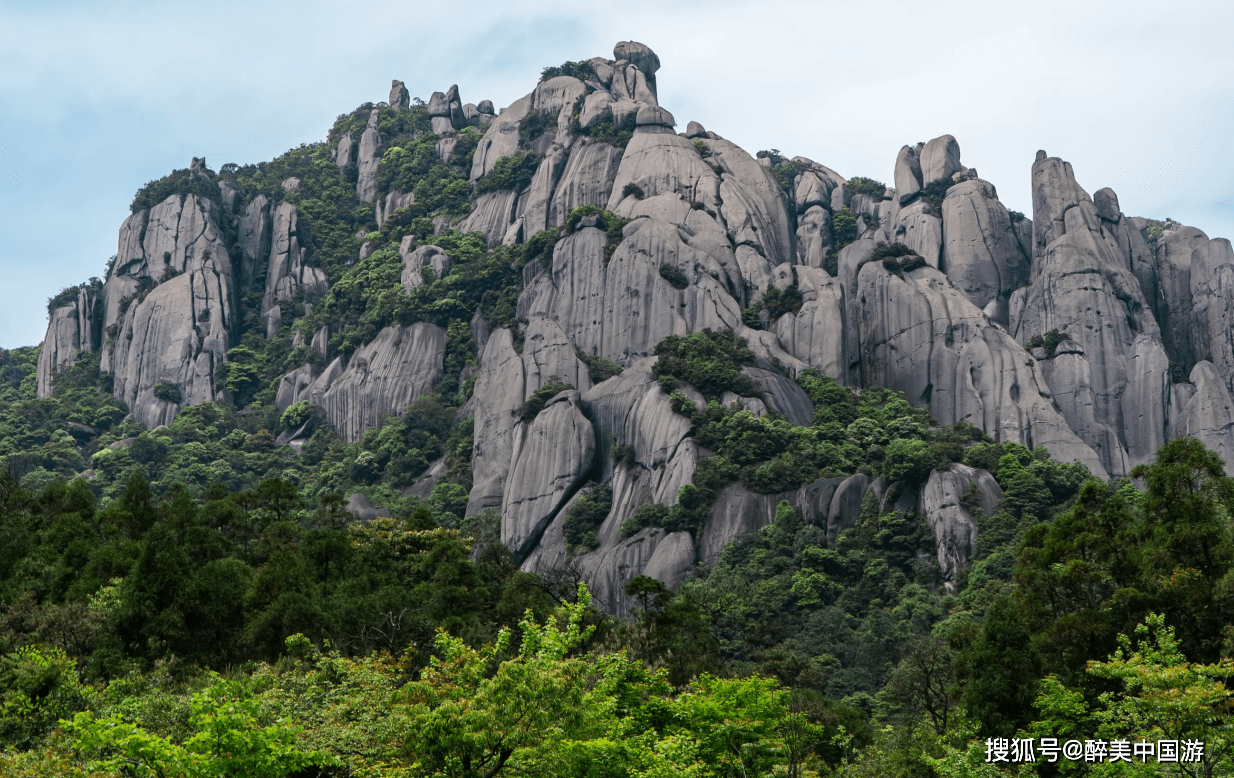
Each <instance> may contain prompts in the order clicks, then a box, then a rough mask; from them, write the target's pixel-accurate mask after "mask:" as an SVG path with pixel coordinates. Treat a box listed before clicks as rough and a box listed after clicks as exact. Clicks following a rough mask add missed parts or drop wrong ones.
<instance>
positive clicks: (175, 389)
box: [154, 381, 184, 404]
mask: <svg viewBox="0 0 1234 778" xmlns="http://www.w3.org/2000/svg"><path fill="white" fill-rule="evenodd" d="M154 396H155V397H157V398H159V399H160V400H164V401H166V402H169V403H177V404H179V403H180V402H181V401H182V400H183V399H184V398H183V396H182V395H181V392H180V387H179V386H177V385H176V384H173V383H172V382H171V381H159V382H158V383H157V384H155V385H154Z"/></svg>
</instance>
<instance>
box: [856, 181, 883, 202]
mask: <svg viewBox="0 0 1234 778" xmlns="http://www.w3.org/2000/svg"><path fill="white" fill-rule="evenodd" d="M848 190H849V191H850V192H852V193H853V194H855V195H858V194H863V195H869V196H870V197H873V198H874V199H875V200H881V199H883V195H884V194H886V193H887V185H886V184H884V183H883V182H882V181H875V180H874V179H873V178H865V177H864V176H855V177H853V178H850V179H849V180H848Z"/></svg>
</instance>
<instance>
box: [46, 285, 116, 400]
mask: <svg viewBox="0 0 1234 778" xmlns="http://www.w3.org/2000/svg"><path fill="white" fill-rule="evenodd" d="M99 302H100V301H99V300H98V299H97V297H96V295H95V294H94V293H92V292H91V291H90V287H88V286H86V285H84V284H83V285H82V286H79V287H78V288H77V299H76V300H74V301H73V302H72V303H70V304H68V305H63V306H61V307H59V308H56V309H55V310H54V311H52V312H51V316H50V318H49V319H48V322H47V334H46V335H44V336H43V347H42V349H40V350H39V360H38V367H37V373H36V383H35V392H36V395H37V396H38V397H51V396H52V394H53V393H54V388H55V387H54V385H53V382H54V378H55V374H56V373H57V372H59V371H60V370H61V369H63V368H65V367H68V366H70V365H72V364H75V363H76V362H77V352H79V351H98V348H99V343H98V336H99V335H101V334H102V333H101V331H100V330H99V327H98V325H99V323H100V322H99V319H100V314H102V312H103V311H102V307H101V306H100V305H98V303H99Z"/></svg>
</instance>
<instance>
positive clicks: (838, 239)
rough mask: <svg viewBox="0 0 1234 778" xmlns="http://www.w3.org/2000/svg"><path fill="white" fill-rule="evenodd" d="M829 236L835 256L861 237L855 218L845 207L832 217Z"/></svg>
mask: <svg viewBox="0 0 1234 778" xmlns="http://www.w3.org/2000/svg"><path fill="white" fill-rule="evenodd" d="M831 235H832V243H833V245H835V250H836V252H837V254H838V253H839V251H840V249H842V248H844V247H845V246H847V245H848V244H850V243H852V242H853V241H855V240H857V239H858V238H860V237H861V232H860V231H859V230H858V228H857V217H856V216H855V215H854V214H853V212H852V211H851V210H849V207H848V206H847V205H846V206H844V207H843V208H841V209H840V210H838V211H836V212H835V213H834V214H833V215H832V217H831Z"/></svg>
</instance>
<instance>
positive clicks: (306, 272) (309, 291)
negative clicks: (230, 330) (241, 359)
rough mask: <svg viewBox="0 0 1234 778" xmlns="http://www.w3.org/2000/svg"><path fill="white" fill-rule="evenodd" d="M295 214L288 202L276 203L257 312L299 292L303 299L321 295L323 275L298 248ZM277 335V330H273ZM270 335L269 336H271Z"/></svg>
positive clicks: (263, 313) (305, 253)
mask: <svg viewBox="0 0 1234 778" xmlns="http://www.w3.org/2000/svg"><path fill="white" fill-rule="evenodd" d="M298 224H299V213H298V211H297V210H296V206H294V205H292V204H291V203H288V202H282V203H279V207H278V208H277V209H276V210H275V212H274V219H273V227H272V228H271V235H272V238H271V241H270V264H269V266H268V268H267V270H266V292H265V294H264V295H263V296H262V298H261V313H262V316H263V317H267V321H269V318H268V316H269V313H270V311H271V310H272V309H274V308H275V307H276V306H277V305H278V303H279V302H280V301H282V300H290V299H292V298H293V297H295V296H296V293H297V292H299V291H301V290H303V293H304V295H305V296H306V297H312V296H314V295H319V294H324V293H325V292H326V290H327V284H326V274H325V273H324V272H322V270H321V269H320V268H316V267H311V266H310V265H308V264H307V262H306V260H307V251H306V250H305V249H304V248H302V247H301V246H300V239H299V236H298V233H297V230H298ZM275 332H277V329H276V330H275ZM271 335H273V333H271Z"/></svg>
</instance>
